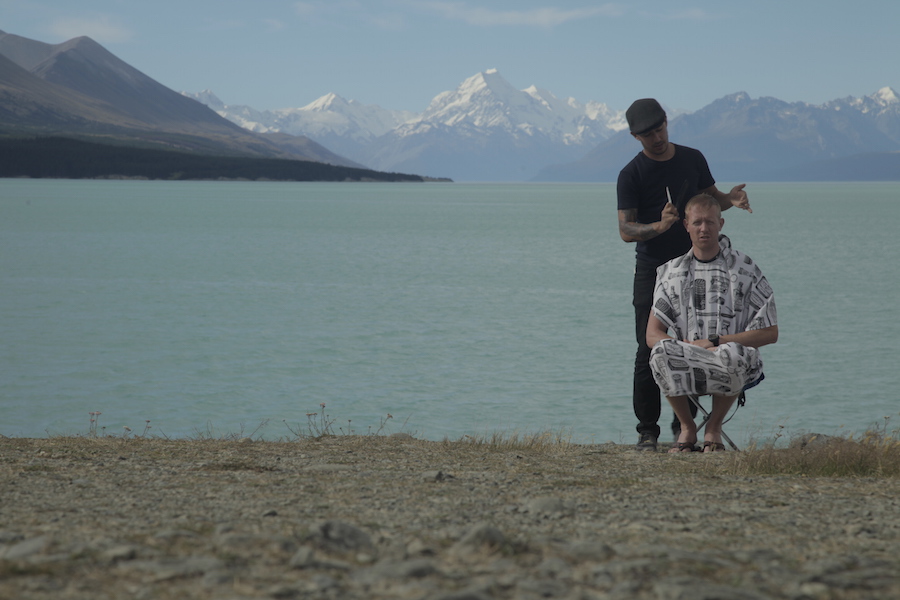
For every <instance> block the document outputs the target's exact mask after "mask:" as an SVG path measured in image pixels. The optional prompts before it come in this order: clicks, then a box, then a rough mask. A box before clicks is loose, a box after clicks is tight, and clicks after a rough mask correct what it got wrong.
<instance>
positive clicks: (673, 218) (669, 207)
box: [656, 202, 680, 233]
mask: <svg viewBox="0 0 900 600" xmlns="http://www.w3.org/2000/svg"><path fill="white" fill-rule="evenodd" d="M679 218H680V217H679V216H678V209H677V208H675V205H674V204H672V203H671V202H666V206H665V207H664V208H663V210H662V216H661V217H660V219H659V221H657V225H658V227H657V228H656V229H657V231H659V233H663V232H664V231H668V230H669V229H671V227H672V225H674V224H675V223H677V222H678V219H679Z"/></svg>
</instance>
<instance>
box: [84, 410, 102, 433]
mask: <svg viewBox="0 0 900 600" xmlns="http://www.w3.org/2000/svg"><path fill="white" fill-rule="evenodd" d="M101 414H102V413H101V412H100V411H99V410H94V411H91V412H89V413H88V415H89V416H90V417H91V421H90V424H89V426H88V437H92V438H95V437H97V428H98V427H99V425H100V415H101ZM105 430H106V427H104V428H103V429H102V430H101V431H105Z"/></svg>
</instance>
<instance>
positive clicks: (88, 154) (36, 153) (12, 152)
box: [0, 137, 426, 182]
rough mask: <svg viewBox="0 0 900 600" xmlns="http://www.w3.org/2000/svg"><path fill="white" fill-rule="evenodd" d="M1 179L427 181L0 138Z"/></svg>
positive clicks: (297, 164) (268, 161)
mask: <svg viewBox="0 0 900 600" xmlns="http://www.w3.org/2000/svg"><path fill="white" fill-rule="evenodd" d="M0 177H33V178H55V179H107V178H109V179H112V178H130V179H168V180H220V179H241V180H250V181H396V182H399V181H426V178H424V177H421V176H419V175H405V174H402V173H383V172H380V171H370V170H368V169H356V168H352V167H341V166H334V165H329V164H325V163H320V162H312V161H302V160H288V159H274V158H248V157H238V156H210V155H200V154H191V153H188V152H178V151H174V150H157V149H149V148H136V147H133V146H116V145H109V144H98V143H94V142H83V141H79V140H75V139H71V138H63V137H42V138H0Z"/></svg>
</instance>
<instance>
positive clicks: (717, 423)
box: [703, 395, 737, 452]
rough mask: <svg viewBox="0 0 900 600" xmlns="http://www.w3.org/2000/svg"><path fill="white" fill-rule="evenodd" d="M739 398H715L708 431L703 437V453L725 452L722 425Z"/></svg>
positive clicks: (707, 427) (706, 430) (707, 426)
mask: <svg viewBox="0 0 900 600" xmlns="http://www.w3.org/2000/svg"><path fill="white" fill-rule="evenodd" d="M735 400H737V396H736V395H735V396H713V400H712V410H711V411H710V413H709V421H708V422H707V423H706V429H705V432H704V435H703V440H704V444H703V451H704V452H715V451H717V450H724V449H725V446H724V445H723V444H722V425H723V422H724V421H725V417H727V416H728V411H730V410H731V407H732V406H734V401H735Z"/></svg>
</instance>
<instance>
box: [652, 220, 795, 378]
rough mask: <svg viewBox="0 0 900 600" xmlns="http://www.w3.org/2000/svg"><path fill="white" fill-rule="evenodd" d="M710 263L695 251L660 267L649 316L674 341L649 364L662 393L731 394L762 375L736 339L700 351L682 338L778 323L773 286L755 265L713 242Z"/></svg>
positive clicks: (658, 348) (723, 241)
mask: <svg viewBox="0 0 900 600" xmlns="http://www.w3.org/2000/svg"><path fill="white" fill-rule="evenodd" d="M719 245H720V248H721V250H720V252H719V254H718V256H716V258H715V259H713V260H712V261H709V262H703V261H699V260H697V259H696V258H694V255H693V252H690V251H689V252H688V253H687V254H685V255H683V256H680V257H678V258H675V259H673V260H671V261H669V262H667V263H666V264H664V265H662V266H661V267H659V269H658V270H657V274H656V290H655V292H654V295H653V314H654V315H655V316H656V317H657V318H658V319H659V320H660V321H661V322H662V323H663V324H664V325H665V326H666V327H667V328H668V329H669V331H670V333H671V335H672V336H673V337H675V338H676V339H674V340H663V341H661V342H659V343H658V344H656V345H655V346H654V347H653V349H652V352H651V354H650V367H651V369H652V370H653V376H654V379H655V380H656V383H657V385H659V387H660V389H661V390H662V391H663V393H664V394H665V395H666V396H684V395H688V394H691V395H704V394H722V395H736V394H738V393H740V391H741V390H742V389H744V387H746V386H747V385H748V384H750V383H752V382H754V381H756V380H758V379H759V378H760V377H761V376H762V366H763V364H762V358H761V357H760V355H759V350H757V349H756V348H751V347H749V346H743V345H741V344H738V343H735V342H729V343H726V344H722V345H721V346H719V347H718V348H716V349H715V350H706V349H703V348H700V347H699V346H693V345H691V344H688V343H685V342H683V341H680V340H692V341H693V340H699V339H706V338H709V336H710V335H712V334H714V333H715V334H718V335H720V336H721V335H727V334H730V333H739V332H742V331H748V330H751V329H763V328H765V327H770V326H772V325H776V324H777V321H778V318H777V312H776V309H775V297H774V292H773V290H772V287H771V286H770V285H769V282H768V281H767V280H766V278H765V276H764V275H763V274H762V271H761V270H760V269H759V267H758V266H757V265H756V263H755V262H753V260H752V259H751V258H750V257H749V256H747V255H746V254H743V253H741V252H738V251H737V250H733V249H732V248H731V242H730V240H729V239H728V238H727V237H726V236H724V235H722V236H720V237H719Z"/></svg>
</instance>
